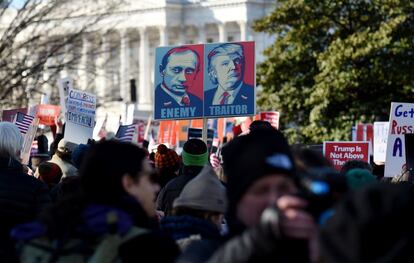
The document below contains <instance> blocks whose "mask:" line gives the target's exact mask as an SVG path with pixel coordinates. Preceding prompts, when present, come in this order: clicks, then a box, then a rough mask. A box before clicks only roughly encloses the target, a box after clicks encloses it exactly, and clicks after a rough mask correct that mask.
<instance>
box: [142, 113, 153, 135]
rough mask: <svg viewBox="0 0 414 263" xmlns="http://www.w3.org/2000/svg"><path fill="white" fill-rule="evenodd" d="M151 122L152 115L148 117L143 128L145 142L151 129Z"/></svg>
mask: <svg viewBox="0 0 414 263" xmlns="http://www.w3.org/2000/svg"><path fill="white" fill-rule="evenodd" d="M151 120H152V115H151V114H150V115H149V117H148V121H147V127H146V128H145V134H144V139H145V140H148V133H149V130H150V128H151Z"/></svg>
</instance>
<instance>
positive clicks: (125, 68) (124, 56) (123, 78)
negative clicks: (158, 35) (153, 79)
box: [119, 29, 131, 102]
mask: <svg viewBox="0 0 414 263" xmlns="http://www.w3.org/2000/svg"><path fill="white" fill-rule="evenodd" d="M119 34H120V37H121V40H120V42H121V43H120V44H121V50H120V52H119V53H120V58H119V61H120V64H121V65H120V72H119V75H120V81H119V86H120V95H121V98H122V99H123V100H124V102H128V101H130V100H131V98H130V97H129V92H128V91H129V55H128V50H129V37H128V31H127V29H122V30H120V31H119Z"/></svg>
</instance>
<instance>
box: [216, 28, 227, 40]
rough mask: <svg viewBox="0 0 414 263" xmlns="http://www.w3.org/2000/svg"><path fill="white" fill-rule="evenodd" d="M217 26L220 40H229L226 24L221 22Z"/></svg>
mask: <svg viewBox="0 0 414 263" xmlns="http://www.w3.org/2000/svg"><path fill="white" fill-rule="evenodd" d="M217 26H218V31H219V42H227V32H226V26H225V24H224V23H220V24H218V25H217Z"/></svg>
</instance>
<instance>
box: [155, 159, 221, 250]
mask: <svg viewBox="0 0 414 263" xmlns="http://www.w3.org/2000/svg"><path fill="white" fill-rule="evenodd" d="M226 204H227V201H226V189H225V187H224V186H223V184H222V183H221V182H220V180H219V179H218V178H217V176H216V174H215V172H214V170H213V168H212V167H211V166H210V165H208V164H207V165H205V166H204V168H203V170H202V171H201V172H200V174H199V175H197V176H196V177H195V178H194V179H192V180H191V181H189V182H188V183H187V185H186V186H185V187H184V189H183V191H182V192H181V194H180V195H179V196H178V197H177V198H176V199H175V200H174V203H173V214H174V215H173V216H167V217H164V218H163V219H162V220H161V229H162V230H163V231H165V232H167V233H168V234H170V235H171V236H172V237H173V238H174V239H175V240H176V242H177V244H178V245H179V246H180V248H181V249H182V250H184V249H185V248H186V247H187V246H188V245H190V244H191V243H193V242H194V241H195V240H201V239H209V240H218V239H220V238H221V235H220V229H221V223H222V220H223V214H224V213H225V212H226Z"/></svg>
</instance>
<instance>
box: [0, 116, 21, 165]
mask: <svg viewBox="0 0 414 263" xmlns="http://www.w3.org/2000/svg"><path fill="white" fill-rule="evenodd" d="M22 146H23V136H22V134H21V133H20V131H19V128H17V126H16V124H13V123H11V122H0V156H2V157H12V158H14V159H17V160H18V159H19V158H20V156H19V154H20V150H21V149H22Z"/></svg>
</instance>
